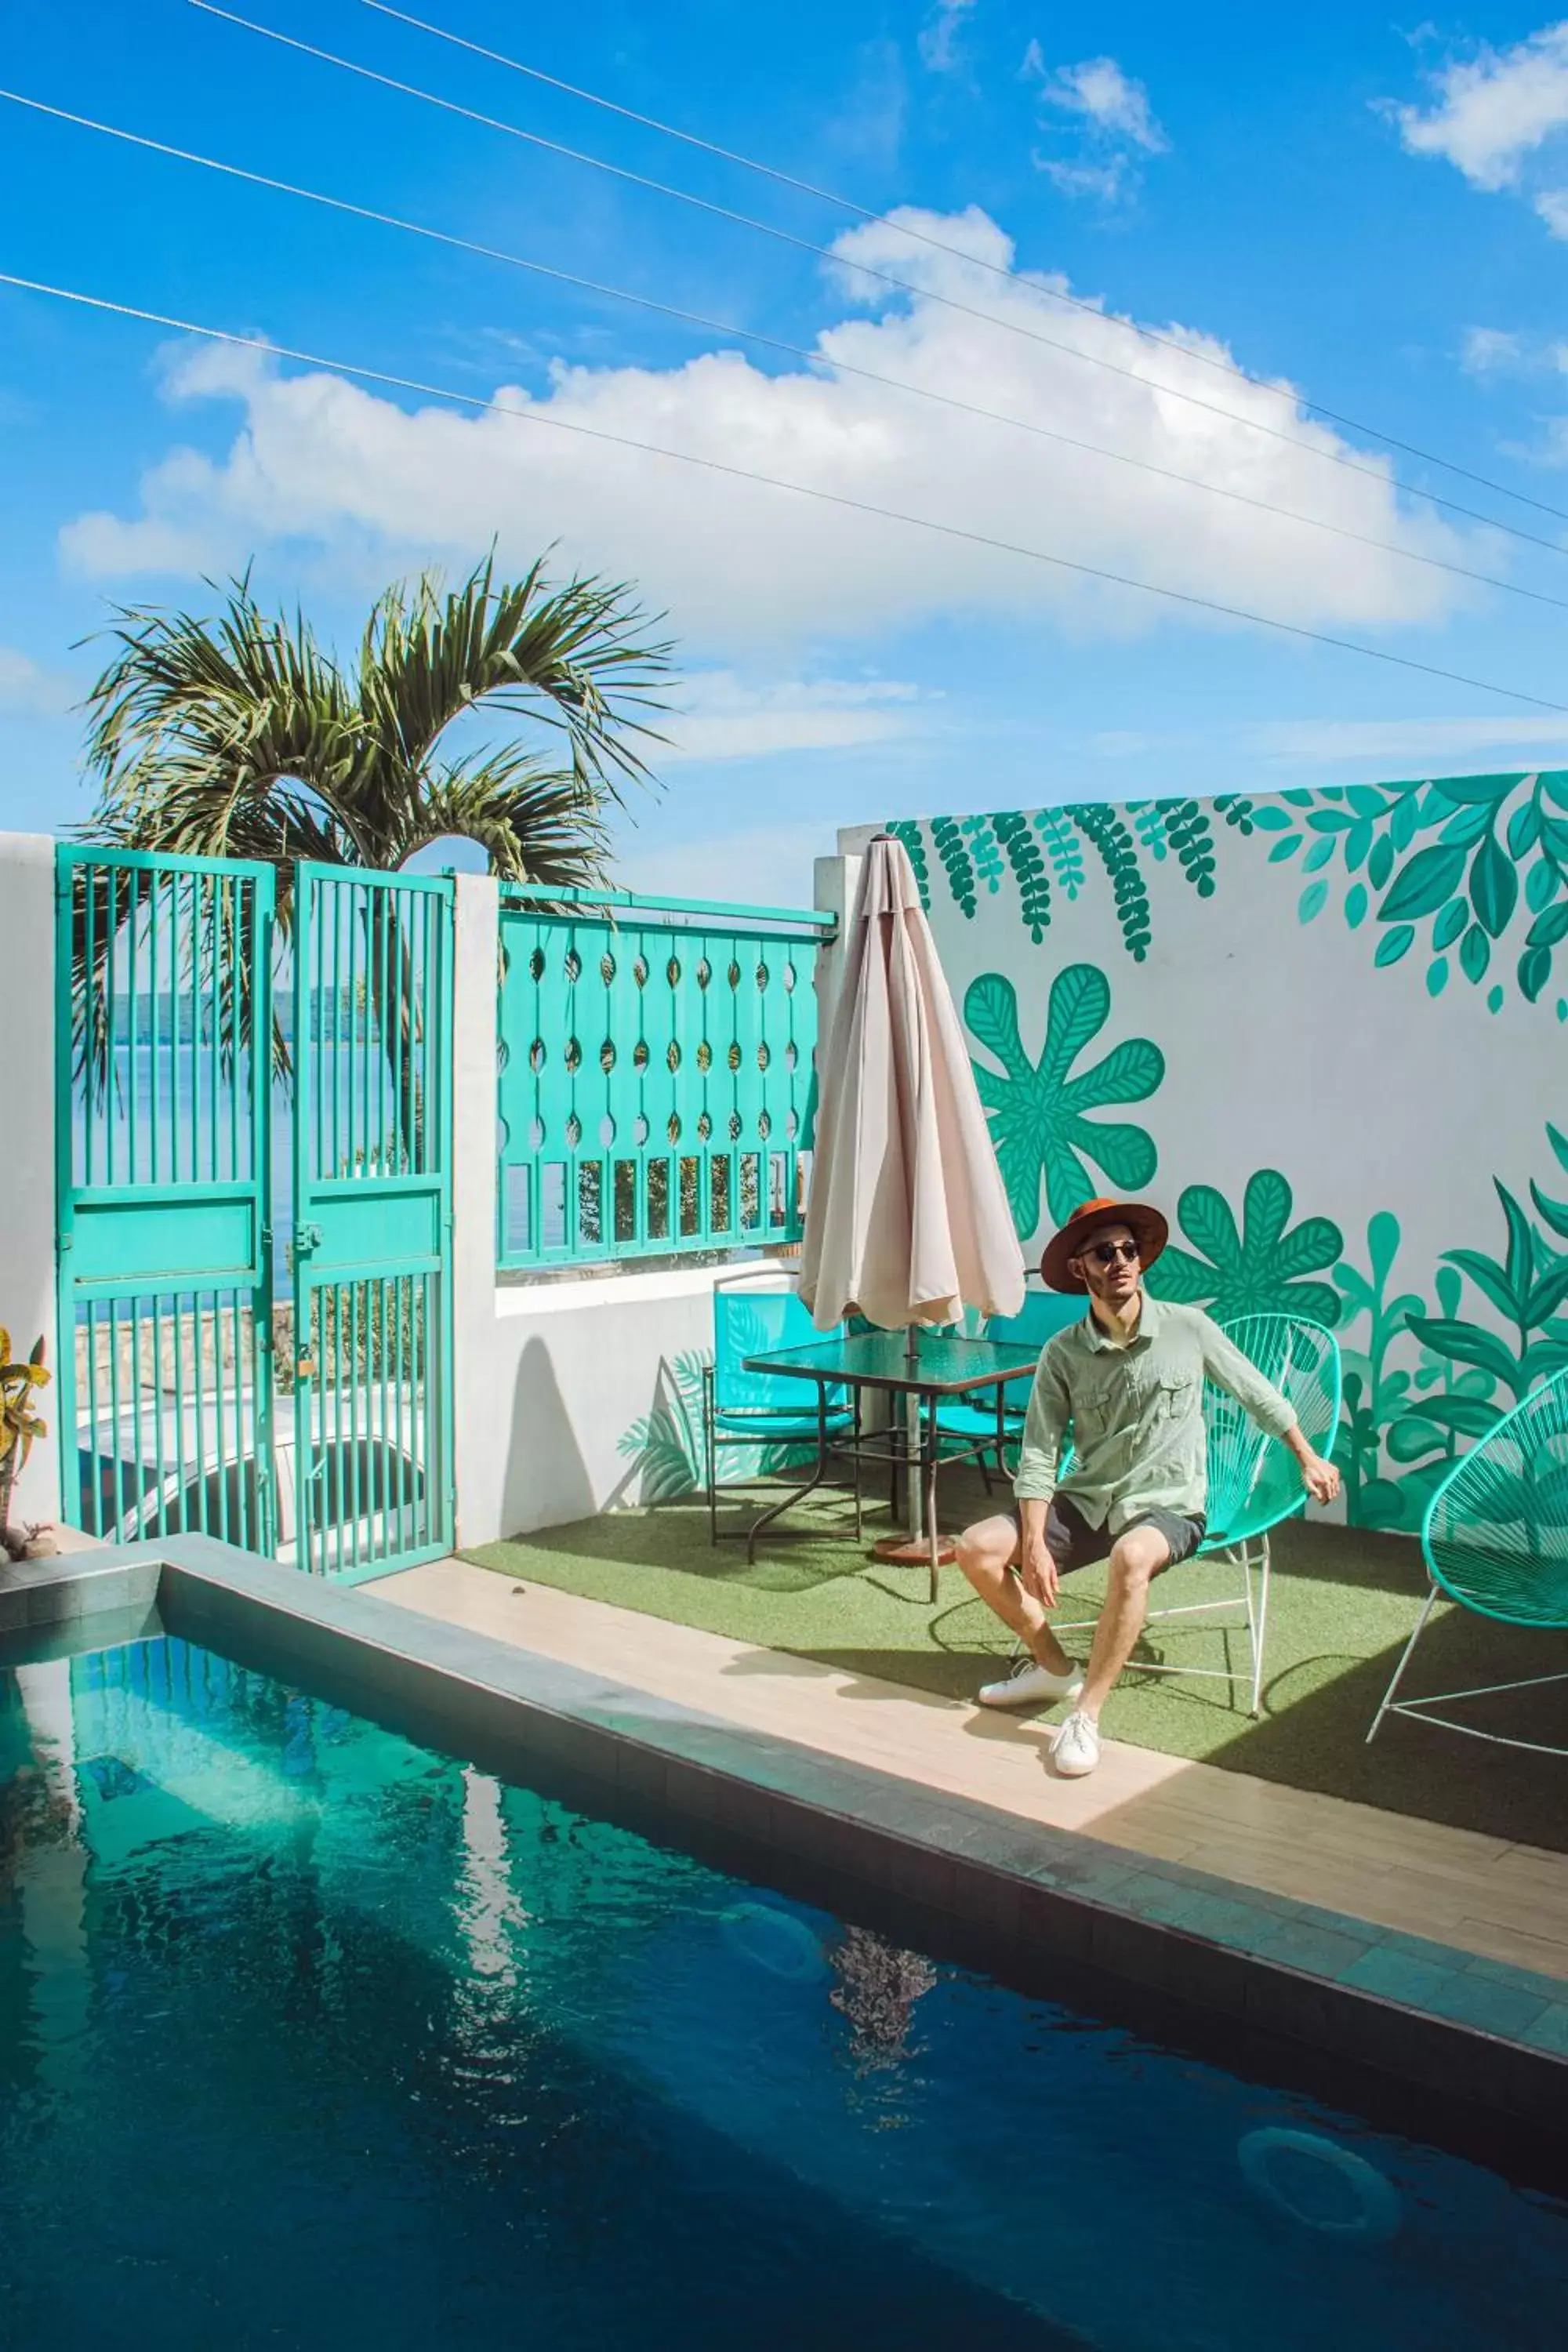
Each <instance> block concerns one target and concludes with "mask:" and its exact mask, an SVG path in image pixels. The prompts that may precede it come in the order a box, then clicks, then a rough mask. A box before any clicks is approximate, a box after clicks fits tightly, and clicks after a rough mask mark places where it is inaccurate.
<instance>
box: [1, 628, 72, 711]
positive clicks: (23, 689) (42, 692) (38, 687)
mask: <svg viewBox="0 0 1568 2352" xmlns="http://www.w3.org/2000/svg"><path fill="white" fill-rule="evenodd" d="M80 696H81V688H80V687H79V685H78V683H77V681H76V679H75V678H73V677H67V676H66V674H65V672H64V671H63V670H57V669H46V668H44V667H43V665H42V664H41V663H39V662H36V661H35V660H34V659H33V658H32V656H31V655H30V654H24V653H18V652H17V651H16V648H15V647H14V646H0V710H14V711H20V712H21V713H22V714H23V715H24V716H25V717H26V718H29V719H58V718H59V717H60V716H61V715H62V713H63V712H65V711H67V710H68V709H70V707H71V705H72V703H73V702H76V701H79V699H80Z"/></svg>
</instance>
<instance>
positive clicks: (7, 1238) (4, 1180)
mask: <svg viewBox="0 0 1568 2352" xmlns="http://www.w3.org/2000/svg"><path fill="white" fill-rule="evenodd" d="M54 926H55V845H54V843H53V841H51V840H49V839H48V838H47V837H46V836H44V835H37V834H16V833H7V834H0V962H3V965H4V970H5V1000H6V1003H5V1017H4V1019H0V1324H4V1325H5V1327H6V1328H7V1329H8V1330H9V1331H10V1334H11V1339H12V1343H13V1345H14V1347H15V1348H16V1349H17V1351H18V1352H19V1353H22V1354H26V1352H27V1350H28V1349H30V1348H31V1347H32V1344H33V1342H34V1340H35V1339H37V1336H38V1334H39V1332H40V1331H41V1332H42V1333H43V1334H44V1336H45V1339H46V1340H47V1349H48V1362H49V1366H50V1369H51V1370H57V1369H58V1330H57V1318H56V1312H55V988H54V970H55V930H54ZM57 1398H58V1389H56V1388H53V1387H51V1388H48V1389H46V1390H45V1391H44V1392H43V1396H42V1398H41V1400H40V1407H41V1410H42V1412H43V1413H44V1417H45V1419H46V1420H47V1422H48V1424H49V1434H48V1436H47V1439H42V1440H40V1441H39V1443H38V1444H37V1445H35V1447H34V1448H33V1452H32V1455H31V1458H30V1459H29V1461H28V1464H27V1466H26V1470H24V1472H23V1473H22V1475H21V1477H20V1479H19V1480H18V1482H17V1486H16V1499H15V1501H14V1503H13V1506H12V1517H13V1519H14V1520H23V1519H52V1518H53V1517H55V1516H56V1515H57V1513H58V1509H59V1499H60V1484H59V1452H58V1442H57V1438H56V1412H55V1405H56V1400H57Z"/></svg>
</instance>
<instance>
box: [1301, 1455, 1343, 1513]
mask: <svg viewBox="0 0 1568 2352" xmlns="http://www.w3.org/2000/svg"><path fill="white" fill-rule="evenodd" d="M1301 1484H1302V1486H1305V1488H1306V1489H1307V1492H1308V1494H1309V1495H1310V1496H1311V1498H1312V1500H1313V1502H1314V1503H1331V1502H1332V1501H1333V1499H1334V1496H1336V1495H1337V1494H1338V1493H1339V1491H1340V1474H1339V1472H1338V1471H1337V1470H1336V1469H1335V1467H1334V1465H1333V1464H1332V1463H1331V1462H1325V1461H1324V1460H1323V1457H1322V1455H1321V1454H1303V1455H1302V1456H1301Z"/></svg>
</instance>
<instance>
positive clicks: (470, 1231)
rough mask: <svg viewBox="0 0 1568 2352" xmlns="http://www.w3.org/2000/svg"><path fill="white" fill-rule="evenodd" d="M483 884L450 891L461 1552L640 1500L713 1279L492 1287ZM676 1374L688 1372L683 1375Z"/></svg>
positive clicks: (681, 1271)
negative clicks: (649, 1458) (651, 1426)
mask: <svg viewBox="0 0 1568 2352" xmlns="http://www.w3.org/2000/svg"><path fill="white" fill-rule="evenodd" d="M499 904H500V894H499V891H498V889H497V886H496V885H495V883H493V882H491V881H488V880H484V879H479V878H475V877H466V876H462V877H458V900H457V961H456V973H455V992H454V1023H453V1028H454V1039H455V1053H456V1065H455V1069H454V1074H453V1136H454V1160H453V1192H452V1205H453V1252H452V1256H453V1334H454V1346H455V1366H454V1408H455V1411H454V1418H455V1431H456V1472H457V1488H458V1543H459V1544H461V1545H462V1546H464V1547H465V1548H467V1547H469V1546H472V1545H474V1544H480V1543H489V1542H493V1541H494V1540H495V1539H496V1538H498V1537H500V1536H509V1535H523V1534H527V1533H529V1532H530V1531H531V1530H532V1529H534V1528H549V1527H559V1526H562V1525H563V1524H565V1523H566V1522H567V1521H569V1520H573V1519H581V1518H586V1517H590V1516H591V1515H592V1514H593V1513H595V1511H602V1510H608V1509H613V1508H614V1507H616V1505H617V1504H625V1503H632V1502H636V1501H637V1500H639V1499H640V1498H641V1493H642V1486H643V1462H642V1450H641V1448H640V1446H639V1444H638V1442H637V1430H638V1427H639V1425H642V1424H646V1423H647V1421H648V1419H649V1417H650V1416H654V1415H661V1414H662V1415H664V1416H667V1423H666V1425H667V1427H671V1428H673V1427H675V1426H679V1425H680V1422H681V1401H680V1380H681V1377H682V1374H684V1379H685V1383H686V1389H687V1397H688V1402H689V1396H690V1390H691V1383H692V1368H693V1364H694V1360H695V1359H697V1358H698V1357H700V1356H701V1355H703V1354H705V1353H708V1352H710V1351H711V1349H712V1344H713V1307H712V1293H713V1285H714V1282H715V1280H716V1279H717V1278H718V1272H719V1270H718V1269H713V1268H701V1269H693V1268H687V1267H672V1266H662V1267H652V1268H650V1269H649V1270H648V1271H647V1273H625V1274H623V1273H615V1272H606V1273H605V1275H604V1276H592V1277H580V1276H574V1277H572V1278H570V1279H567V1280H564V1281H556V1282H535V1283H512V1284H508V1285H506V1286H504V1287H503V1286H500V1285H498V1283H497V1279H496V1250H495V1241H496V1165H497V1161H496V1152H497V1139H496V968H497V967H496V957H497V948H498V919H499ZM683 1360H684V1363H683Z"/></svg>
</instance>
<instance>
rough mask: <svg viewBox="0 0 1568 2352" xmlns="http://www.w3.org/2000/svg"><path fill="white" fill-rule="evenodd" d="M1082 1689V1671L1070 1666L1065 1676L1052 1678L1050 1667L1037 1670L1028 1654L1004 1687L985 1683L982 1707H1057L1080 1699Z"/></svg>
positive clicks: (1020, 1661)
mask: <svg viewBox="0 0 1568 2352" xmlns="http://www.w3.org/2000/svg"><path fill="white" fill-rule="evenodd" d="M1082 1688H1083V1668H1082V1667H1081V1666H1069V1667H1068V1670H1067V1672H1066V1674H1065V1675H1053V1674H1052V1672H1051V1670H1050V1668H1049V1666H1037V1664H1035V1661H1034V1659H1033V1658H1031V1657H1030V1655H1029V1654H1028V1652H1027V1651H1025V1653H1024V1654H1023V1656H1022V1657H1021V1658H1020V1659H1019V1661H1018V1663H1017V1664H1016V1666H1015V1667H1014V1669H1013V1671H1012V1673H1011V1674H1010V1675H1008V1677H1007V1679H1006V1681H1005V1683H983V1684H982V1685H981V1687H980V1704H981V1706H1056V1704H1057V1702H1058V1699H1064V1698H1068V1699H1073V1698H1077V1696H1078V1695H1079V1691H1081V1690H1082Z"/></svg>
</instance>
